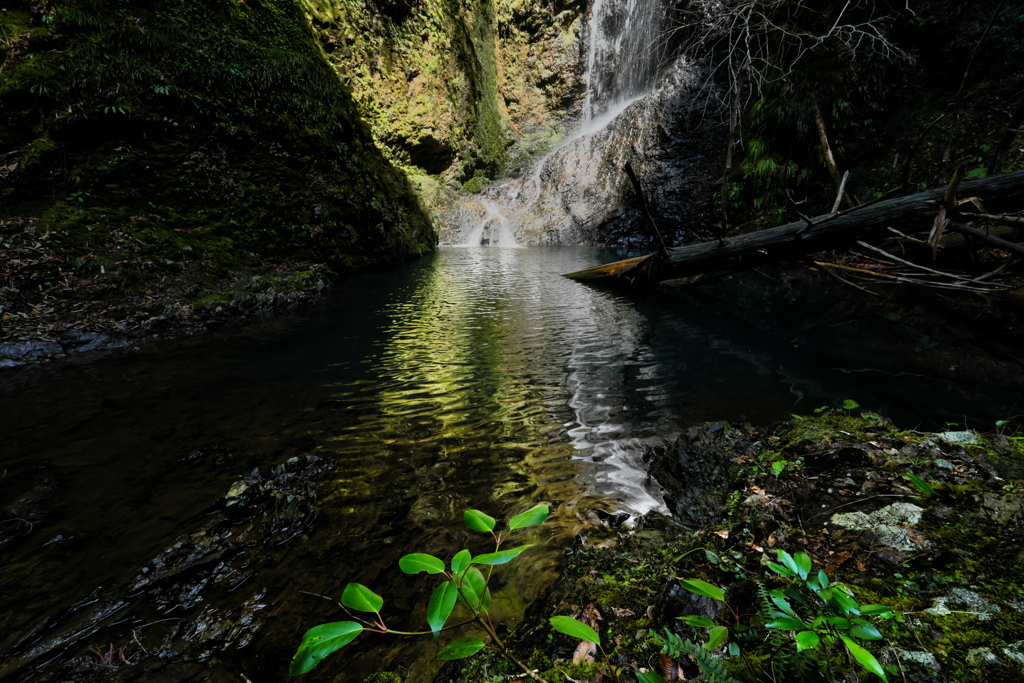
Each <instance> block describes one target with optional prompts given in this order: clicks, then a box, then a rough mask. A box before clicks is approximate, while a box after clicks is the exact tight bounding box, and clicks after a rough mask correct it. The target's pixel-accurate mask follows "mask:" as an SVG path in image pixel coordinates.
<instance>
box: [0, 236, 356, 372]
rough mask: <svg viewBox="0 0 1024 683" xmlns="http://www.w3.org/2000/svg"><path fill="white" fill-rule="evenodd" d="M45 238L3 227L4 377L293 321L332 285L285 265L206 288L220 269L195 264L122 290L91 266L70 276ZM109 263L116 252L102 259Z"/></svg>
mask: <svg viewBox="0 0 1024 683" xmlns="http://www.w3.org/2000/svg"><path fill="white" fill-rule="evenodd" d="M51 237H52V235H51V233H50V232H47V231H46V229H44V228H42V227H41V223H40V220H39V219H37V218H26V217H21V218H11V219H7V220H0V285H2V287H0V369H2V368H13V367H19V366H25V365H29V364H34V363H41V362H47V361H52V360H57V359H61V358H68V357H71V356H79V355H82V354H87V353H91V352H101V351H110V350H115V349H124V348H129V347H134V346H138V345H140V344H144V343H147V342H151V341H155V340H163V339H172V338H175V337H182V336H189V335H194V334H198V333H201V332H205V331H207V330H211V329H216V328H220V327H224V326H228V325H237V324H240V323H242V322H245V321H247V320H252V319H259V318H264V317H267V316H269V315H274V314H279V313H281V312H286V311H294V310H297V309H300V308H303V307H305V306H308V305H310V304H311V303H313V302H315V301H316V300H318V299H319V298H320V297H321V296H322V295H323V293H324V292H325V291H326V290H327V288H328V287H329V285H330V284H331V283H332V282H333V281H335V280H336V279H337V277H338V275H337V274H336V273H335V272H334V271H333V270H331V269H330V268H328V267H327V266H326V265H323V264H319V263H306V262H288V263H282V264H273V265H271V264H261V263H257V264H255V265H248V266H245V267H238V268H237V269H236V270H235V271H234V272H231V273H229V274H226V275H223V276H221V277H218V278H214V279H211V277H210V271H215V270H216V268H215V267H214V266H213V265H212V264H210V263H209V262H207V261H206V260H205V259H204V258H200V257H195V258H182V259H181V260H180V261H177V262H165V263H163V264H162V265H161V271H162V272H163V274H162V275H160V274H159V273H156V274H151V275H145V276H141V275H140V278H141V279H140V281H139V282H136V283H134V284H128V283H126V282H124V280H123V278H118V277H115V276H114V275H113V274H109V275H108V274H107V273H106V272H105V270H104V269H97V268H93V267H91V266H89V265H88V262H83V263H82V264H81V265H78V266H76V265H75V263H74V262H73V260H72V259H69V258H68V257H67V256H66V255H65V254H63V253H62V252H61V249H60V248H59V246H58V243H57V242H55V241H53V240H51ZM99 251H101V250H99ZM99 251H97V254H98V253H99ZM182 254H183V256H187V252H182ZM114 255H115V253H114V251H113V248H111V249H110V253H109V254H106V256H109V257H111V258H113V257H114ZM94 258H98V256H94ZM145 259H146V256H145V254H142V255H141V256H139V257H138V259H137V260H138V261H139V263H137V264H128V266H138V267H139V268H140V270H141V272H144V271H145V263H146V260H145ZM150 266H152V264H150ZM125 267H127V266H125Z"/></svg>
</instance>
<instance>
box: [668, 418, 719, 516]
mask: <svg viewBox="0 0 1024 683" xmlns="http://www.w3.org/2000/svg"><path fill="white" fill-rule="evenodd" d="M732 445H733V441H731V440H730V439H729V438H728V437H727V436H726V429H725V425H722V424H712V425H701V426H696V427H691V428H690V429H688V430H687V432H686V434H685V435H684V436H682V437H680V438H679V439H678V440H677V441H676V443H675V444H673V445H671V446H669V447H668V448H667V449H666V452H665V455H664V456H663V457H660V458H656V459H655V460H654V461H653V462H652V463H651V469H650V470H649V472H650V475H651V476H652V477H653V478H654V479H655V480H656V481H658V483H660V484H661V485H662V486H663V487H664V488H665V490H666V491H668V492H669V493H667V494H666V496H665V503H666V505H667V506H668V508H669V510H671V511H672V514H673V515H675V516H676V518H677V519H679V520H680V521H681V522H682V523H683V524H685V525H687V526H690V527H701V526H704V525H708V524H712V523H714V522H715V521H717V520H718V519H719V518H720V517H721V514H722V509H723V505H724V501H723V499H722V495H721V492H720V490H719V487H720V486H722V485H724V483H725V481H726V478H727V475H728V465H729V460H730V458H731V457H732V453H731V451H729V452H727V449H731V448H732Z"/></svg>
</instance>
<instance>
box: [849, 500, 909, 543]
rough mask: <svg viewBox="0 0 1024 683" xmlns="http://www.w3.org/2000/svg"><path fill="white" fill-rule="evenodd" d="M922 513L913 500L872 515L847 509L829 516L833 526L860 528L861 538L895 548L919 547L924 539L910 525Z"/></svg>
mask: <svg viewBox="0 0 1024 683" xmlns="http://www.w3.org/2000/svg"><path fill="white" fill-rule="evenodd" d="M922 512H924V509H923V508H920V507H918V506H916V505H913V504H912V503H893V504H892V505H888V506H886V507H884V508H881V509H879V510H875V511H874V512H872V513H871V514H864V513H863V512H847V513H842V514H837V515H832V519H831V524H832V525H833V526H838V527H842V528H844V529H850V530H851V531H859V532H861V533H862V535H863V537H864V539H865V540H866V541H868V542H869V543H872V544H875V545H882V546H886V547H889V548H893V549H895V550H900V551H910V550H919V549H920V548H921V547H922V546H923V545H924V543H925V542H924V539H923V537H922V536H921V535H920V534H919V533H916V532H914V531H913V530H912V529H910V528H909V527H911V526H912V525H914V524H917V523H918V522H919V521H921V513H922Z"/></svg>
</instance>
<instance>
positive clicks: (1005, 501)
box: [981, 492, 1024, 525]
mask: <svg viewBox="0 0 1024 683" xmlns="http://www.w3.org/2000/svg"><path fill="white" fill-rule="evenodd" d="M981 506H982V508H983V510H984V511H985V513H986V514H987V515H988V517H989V519H991V520H992V521H993V522H995V523H996V524H999V525H1005V524H1016V523H1019V522H1020V521H1021V519H1022V518H1024V495H1022V494H1012V493H1011V494H1007V495H999V494H998V493H994V492H988V493H983V494H982V495H981Z"/></svg>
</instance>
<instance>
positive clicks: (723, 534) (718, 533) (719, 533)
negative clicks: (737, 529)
mask: <svg viewBox="0 0 1024 683" xmlns="http://www.w3.org/2000/svg"><path fill="white" fill-rule="evenodd" d="M715 536H721V537H722V538H729V531H728V530H725V531H716V532H715Z"/></svg>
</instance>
